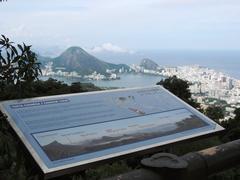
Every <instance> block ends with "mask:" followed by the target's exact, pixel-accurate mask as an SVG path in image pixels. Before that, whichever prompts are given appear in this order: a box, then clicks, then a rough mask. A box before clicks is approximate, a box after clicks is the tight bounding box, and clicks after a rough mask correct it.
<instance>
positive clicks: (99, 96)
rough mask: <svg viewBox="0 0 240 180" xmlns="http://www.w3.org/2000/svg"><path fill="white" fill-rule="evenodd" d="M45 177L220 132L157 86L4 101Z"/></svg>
mask: <svg viewBox="0 0 240 180" xmlns="http://www.w3.org/2000/svg"><path fill="white" fill-rule="evenodd" d="M1 109H2V111H3V112H5V113H6V114H7V115H8V121H9V123H10V124H11V126H12V127H13V129H14V130H15V131H16V133H17V134H18V136H19V137H20V138H21V140H22V141H23V143H24V144H25V146H26V147H27V149H28V150H29V151H30V153H31V154H32V156H33V157H34V159H35V160H36V162H37V163H38V164H39V166H40V167H41V169H42V170H43V172H44V173H45V174H54V172H60V171H61V170H64V169H71V168H74V167H78V166H84V165H86V164H91V163H95V162H98V161H102V160H106V159H111V158H114V157H118V156H122V155H127V154H129V153H134V152H138V151H144V150H149V149H151V148H155V147H159V146H161V145H166V144H169V143H174V142H178V141H182V140H186V139H189V138H193V137H198V136H201V135H206V134H210V133H214V132H217V131H220V130H223V128H222V127H221V126H219V125H218V124H216V123H215V122H213V121H212V120H210V119H208V118H207V117H205V116H204V115H203V114H201V113H199V112H198V111H196V110H195V109H194V108H192V107H190V106H189V105H187V104H186V103H184V102H183V101H181V100H180V99H178V98H177V97H175V96H174V95H172V94H171V93H169V92H168V91H166V90H165V89H164V88H162V87H161V86H154V87H144V88H131V89H121V90H109V91H100V92H90V93H79V94H68V95H59V96H49V97H41V98H32V99H22V100H12V101H4V102H2V103H1Z"/></svg>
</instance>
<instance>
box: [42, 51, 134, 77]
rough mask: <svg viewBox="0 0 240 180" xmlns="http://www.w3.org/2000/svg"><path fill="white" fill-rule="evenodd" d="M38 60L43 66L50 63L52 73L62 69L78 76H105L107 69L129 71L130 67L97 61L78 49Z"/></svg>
mask: <svg viewBox="0 0 240 180" xmlns="http://www.w3.org/2000/svg"><path fill="white" fill-rule="evenodd" d="M38 58H39V60H40V62H41V63H42V64H43V65H45V64H47V63H48V62H52V63H53V70H54V71H57V70H58V69H63V71H66V72H72V71H76V72H77V73H78V74H80V75H89V74H92V73H93V72H95V71H96V72H97V73H100V74H103V75H106V74H107V73H106V70H107V69H110V70H112V69H115V70H116V72H118V71H119V70H120V69H125V70H129V69H130V67H129V66H128V65H125V64H112V63H107V62H105V61H102V60H99V59H98V58H96V57H94V56H93V55H91V54H89V53H87V52H86V51H85V50H83V49H82V48H80V47H70V48H68V49H67V50H66V51H64V52H63V53H62V54H61V55H60V56H58V57H56V58H46V57H42V56H39V57H38Z"/></svg>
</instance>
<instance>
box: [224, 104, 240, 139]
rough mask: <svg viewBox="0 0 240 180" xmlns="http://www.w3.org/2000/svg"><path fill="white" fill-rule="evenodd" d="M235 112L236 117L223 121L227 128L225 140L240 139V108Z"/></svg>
mask: <svg viewBox="0 0 240 180" xmlns="http://www.w3.org/2000/svg"><path fill="white" fill-rule="evenodd" d="M234 114H235V117H234V118H232V119H229V120H228V121H223V122H221V125H222V126H223V127H224V128H226V131H225V135H224V137H223V141H224V142H227V141H233V140H236V139H240V108H238V109H236V110H235V111H234Z"/></svg>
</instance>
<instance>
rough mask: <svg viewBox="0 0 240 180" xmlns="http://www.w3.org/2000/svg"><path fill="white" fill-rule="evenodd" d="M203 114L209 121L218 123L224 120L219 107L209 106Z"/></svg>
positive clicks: (221, 109) (222, 112)
mask: <svg viewBox="0 0 240 180" xmlns="http://www.w3.org/2000/svg"><path fill="white" fill-rule="evenodd" d="M204 113H205V115H206V116H208V117H209V118H210V119H212V120H214V121H215V122H218V123H219V120H220V119H223V118H224V111H223V108H222V107H220V106H209V107H208V108H207V109H205V112H204Z"/></svg>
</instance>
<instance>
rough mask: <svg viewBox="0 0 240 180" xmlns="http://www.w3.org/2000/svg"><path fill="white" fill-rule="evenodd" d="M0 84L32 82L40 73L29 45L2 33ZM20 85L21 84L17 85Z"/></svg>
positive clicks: (0, 43)
mask: <svg viewBox="0 0 240 180" xmlns="http://www.w3.org/2000/svg"><path fill="white" fill-rule="evenodd" d="M0 46H1V47H0V84H1V89H2V88H4V87H5V85H19V84H23V83H25V85H27V84H28V83H31V82H33V81H34V80H36V79H37V78H38V76H39V75H40V74H41V70H40V63H38V62H37V56H36V54H35V53H34V52H32V51H31V46H27V45H25V44H24V43H23V44H22V45H21V44H17V46H14V43H13V42H11V41H10V40H9V38H7V37H5V36H4V35H2V36H1V38H0ZM19 87H21V86H19Z"/></svg>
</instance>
